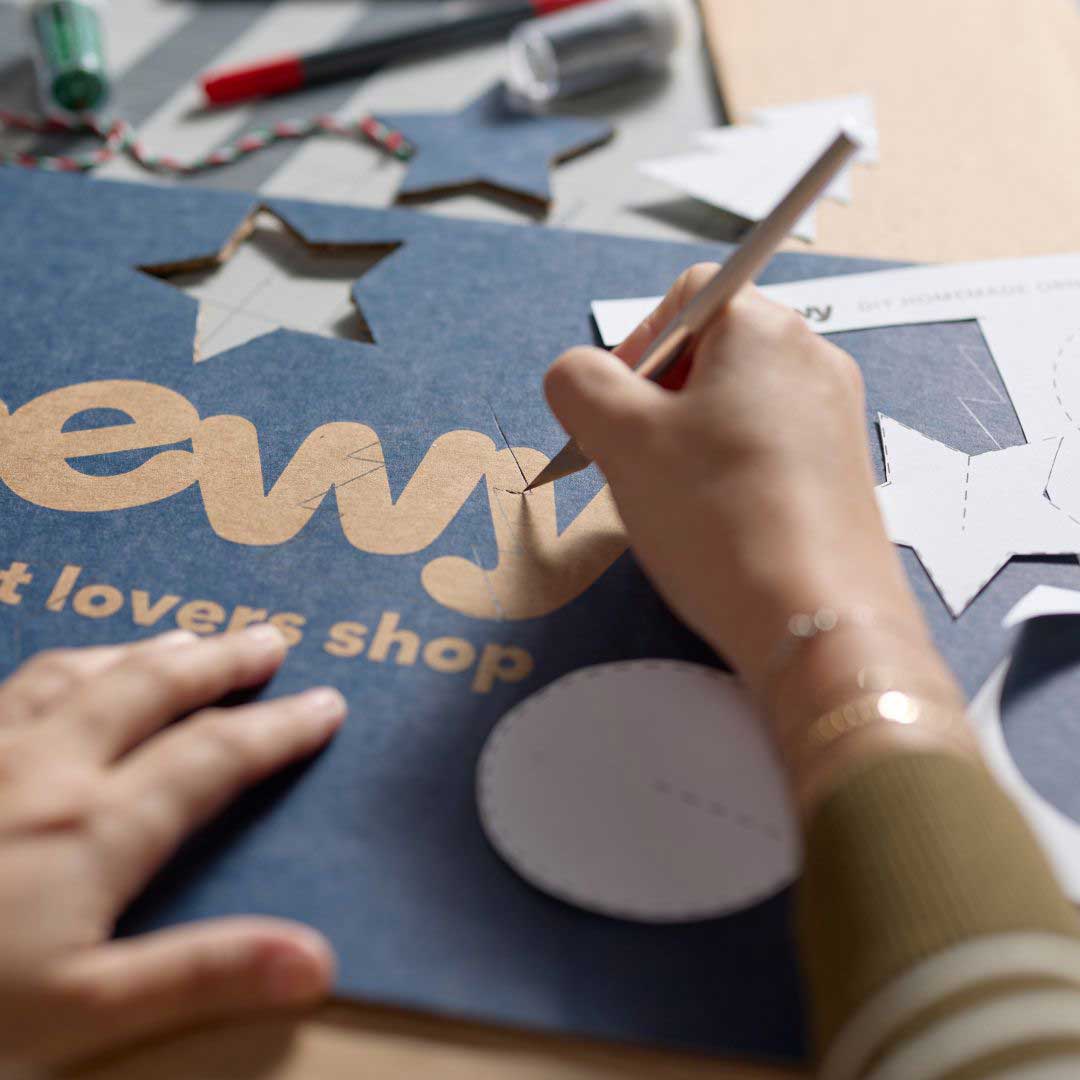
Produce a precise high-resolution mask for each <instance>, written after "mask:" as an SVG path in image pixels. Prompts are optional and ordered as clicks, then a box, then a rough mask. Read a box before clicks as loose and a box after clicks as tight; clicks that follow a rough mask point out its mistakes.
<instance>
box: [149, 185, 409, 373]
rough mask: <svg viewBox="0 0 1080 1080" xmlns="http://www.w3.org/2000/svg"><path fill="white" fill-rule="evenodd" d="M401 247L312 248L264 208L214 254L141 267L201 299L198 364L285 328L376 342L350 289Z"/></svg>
mask: <svg viewBox="0 0 1080 1080" xmlns="http://www.w3.org/2000/svg"><path fill="white" fill-rule="evenodd" d="M400 246H401V245H400V244H393V243H391V244H387V243H379V244H363V243H356V244H317V243H312V242H310V241H308V240H307V239H305V238H304V237H303V236H302V235H301V234H300V233H298V232H297V231H296V230H295V229H293V228H292V227H291V226H290V225H289V224H288V222H286V221H285V220H284V219H283V218H281V217H279V216H278V215H277V214H275V213H274V212H273V211H272V210H270V209H269V208H267V207H264V206H261V207H258V208H257V209H256V210H255V211H253V212H252V213H251V214H250V215H249V216H248V217H247V219H246V220H245V221H244V223H243V225H241V227H240V228H239V229H238V230H237V231H236V233H235V234H234V235H233V236H232V237H231V238H230V239H229V241H228V243H226V244H225V246H224V247H223V248H222V249H221V250H220V251H219V252H217V253H215V254H214V255H210V256H207V257H206V258H201V259H188V260H184V261H181V262H175V263H163V264H160V265H156V266H142V267H140V268H139V269H141V270H142V271H144V272H145V273H147V274H150V275H152V276H153V277H157V278H161V279H163V280H165V281H167V282H169V284H171V285H174V286H176V288H178V289H182V290H183V291H184V292H186V293H187V294H188V295H189V296H193V297H194V298H195V299H196V300H198V301H199V316H198V322H197V325H196V333H195V353H194V358H195V361H196V363H198V362H199V361H200V360H208V359H209V358H210V357H212V356H216V355H217V354H218V353H223V352H226V351H227V350H229V349H235V348H236V347H237V346H239V345H243V344H245V343H246V342H248V341H251V340H252V339H254V338H257V337H260V336H262V335H263V334H268V333H271V332H272V331H274V330H278V329H282V328H284V329H287V330H299V331H302V332H303V333H306V334H316V335H318V336H320V337H327V338H344V339H346V340H351V341H358V342H366V343H368V344H371V343H373V342H374V340H375V338H374V336H373V335H372V332H371V328H370V327H369V325H368V323H367V321H366V320H365V318H364V316H363V313H362V312H361V311H360V309H359V308H358V307H357V306H356V303H355V300H354V298H353V294H352V287H353V284H354V283H355V282H356V280H357V279H358V278H360V277H363V275H364V274H366V273H367V272H368V271H369V270H371V269H372V268H373V267H374V266H376V265H377V264H378V263H380V262H381V261H382V260H383V259H385V258H386V257H387V255H390V254H391V253H392V252H394V251H396V250H397V248H398V247H400Z"/></svg>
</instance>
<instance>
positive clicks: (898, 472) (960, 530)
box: [877, 416, 1080, 615]
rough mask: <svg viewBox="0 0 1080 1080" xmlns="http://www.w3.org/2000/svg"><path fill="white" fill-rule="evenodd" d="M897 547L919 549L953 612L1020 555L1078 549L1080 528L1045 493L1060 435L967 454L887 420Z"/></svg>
mask: <svg viewBox="0 0 1080 1080" xmlns="http://www.w3.org/2000/svg"><path fill="white" fill-rule="evenodd" d="M880 424H881V438H882V445H883V448H884V452H885V474H886V477H887V480H886V483H884V484H882V485H881V486H880V487H879V488H878V489H877V493H878V505H879V506H880V508H881V512H882V516H883V517H884V519H885V524H886V528H887V530H888V533H889V536H890V538H891V539H892V540H893V542H894V543H897V544H904V545H907V546H908V547H911V548H913V549H914V551H915V553H916V554H917V555H918V557H919V560H920V562H921V563H922V564H923V566H924V567H925V569H926V572H927V574H928V575H929V576H930V579H931V580H932V581H933V582H934V585H935V586H936V587H937V590H938V592H940V593H941V596H942V599H943V600H944V601H945V603H946V604H947V605H948V607H949V610H950V611H951V612H952V613H953V615H960V614H961V613H962V612H963V610H964V609H965V608H966V607H967V606H968V604H969V603H971V601H972V600H973V599H974V598H975V596H976V595H977V594H978V593H979V592H980V591H981V590H982V588H983V587H984V586H985V585H986V584H987V583H988V582H989V581H990V580H991V579H992V578H993V577H994V575H995V574H997V572H998V571H999V570H1000V569H1001V568H1002V567H1003V566H1004V565H1005V564H1006V563H1007V562H1008V561H1009V560H1010V559H1011V558H1012V557H1013V556H1014V555H1062V554H1065V555H1068V554H1075V553H1076V552H1080V524H1078V523H1077V522H1075V521H1072V520H1071V519H1070V518H1069V517H1068V516H1067V515H1065V514H1063V513H1062V512H1061V511H1060V510H1058V509H1057V507H1055V506H1054V505H1053V504H1052V503H1051V502H1050V500H1049V499H1048V498H1047V497H1046V481H1047V478H1048V477H1049V475H1050V469H1051V466H1052V465H1053V462H1054V457H1055V455H1056V454H1057V451H1058V446H1059V444H1060V439H1044V440H1040V441H1039V442H1036V443H1028V444H1026V445H1024V446H1011V447H1008V448H1007V449H1005V450H993V451H990V452H989V453H985V454H977V455H974V456H972V455H968V454H964V453H962V452H960V451H959V450H953V449H952V448H951V447H948V446H945V445H944V444H943V443H939V442H935V441H934V440H933V439H930V438H927V436H925V435H923V434H921V433H920V432H918V431H914V430H913V429H912V428H909V427H906V426H905V425H903V424H901V423H898V422H897V421H896V420H892V419H890V418H889V417H886V416H882V417H880Z"/></svg>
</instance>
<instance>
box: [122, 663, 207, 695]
mask: <svg viewBox="0 0 1080 1080" xmlns="http://www.w3.org/2000/svg"><path fill="white" fill-rule="evenodd" d="M130 674H131V676H132V677H133V678H135V679H136V680H141V681H143V682H144V683H145V684H146V689H147V690H148V691H153V690H157V691H158V692H164V694H165V695H166V696H167V697H169V698H187V697H190V695H191V694H192V693H194V692H195V691H196V690H198V688H199V686H200V684H201V683H202V681H203V680H202V678H201V673H200V671H199V669H198V666H197V665H196V664H195V663H193V662H192V660H191V659H190V658H187V657H179V656H176V655H168V656H149V657H146V658H144V659H141V660H139V661H137V662H136V661H132V663H131V668H130Z"/></svg>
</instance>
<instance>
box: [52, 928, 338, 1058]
mask: <svg viewBox="0 0 1080 1080" xmlns="http://www.w3.org/2000/svg"><path fill="white" fill-rule="evenodd" d="M333 978H334V957H333V952H332V951H331V949H330V946H329V944H328V943H327V942H326V940H325V939H324V938H323V937H322V936H321V935H320V934H318V933H316V932H315V931H314V930H311V929H309V928H308V927H305V926H302V925H300V924H297V923H291V922H286V921H284V920H279V919H269V918H255V917H244V918H228V919H215V920H213V921H210V922H202V923H193V924H191V925H189V926H180V927H176V928H173V929H169V930H162V931H159V932H157V933H153V934H147V935H145V936H143V937H137V938H131V939H129V940H126V941H117V942H112V943H110V944H107V945H103V946H100V947H99V948H96V949H94V950H92V951H90V952H87V953H83V954H82V955H80V956H78V957H77V958H76V959H75V960H74V961H69V962H68V963H67V964H66V966H65V968H64V969H63V970H62V971H61V973H60V975H59V982H60V989H61V991H62V998H61V1000H63V1001H64V1002H65V1004H66V1005H67V1006H68V1008H69V1009H70V1011H71V1017H70V1022H69V1023H68V1024H67V1025H65V1028H62V1029H61V1030H65V1034H66V1036H67V1038H66V1039H65V1042H66V1043H67V1045H65V1046H63V1048H62V1049H61V1048H58V1049H60V1050H61V1052H62V1053H63V1055H64V1059H66V1060H73V1059H76V1058H81V1057H84V1056H87V1055H89V1054H93V1053H97V1052H99V1051H101V1050H104V1049H106V1048H110V1047H113V1046H117V1045H122V1044H124V1043H127V1042H132V1041H135V1040H139V1039H143V1038H145V1037H147V1036H152V1035H157V1034H159V1033H163V1032H166V1031H169V1030H171V1029H174V1028H180V1027H187V1026H190V1025H192V1024H196V1023H199V1022H202V1021H207V1020H213V1019H218V1018H223V1017H227V1016H235V1015H238V1014H241V1013H246V1012H257V1011H260V1010H266V1009H274V1008H287V1007H290V1006H298V1005H307V1004H312V1003H314V1002H316V1001H319V1000H321V999H322V998H324V997H325V996H326V995H327V994H328V993H329V992H330V989H331V986H332V984H333Z"/></svg>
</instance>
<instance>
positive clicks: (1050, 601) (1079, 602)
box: [1001, 585, 1080, 627]
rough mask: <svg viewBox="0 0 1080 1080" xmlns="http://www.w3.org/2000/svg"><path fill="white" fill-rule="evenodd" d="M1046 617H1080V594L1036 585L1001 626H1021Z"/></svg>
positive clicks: (1052, 586) (1074, 591) (1011, 611)
mask: <svg viewBox="0 0 1080 1080" xmlns="http://www.w3.org/2000/svg"><path fill="white" fill-rule="evenodd" d="M1044 615H1080V592H1077V591H1076V590H1075V589H1060V588H1058V587H1057V586H1056V585H1036V586H1035V588H1034V589H1032V590H1031V592H1029V593H1028V594H1027V595H1026V596H1024V597H1023V598H1022V599H1020V600H1018V601H1017V602H1016V603H1015V604H1014V605H1013V606H1012V607H1011V608H1010V609H1009V612H1008V614H1007V615H1006V616H1005V618H1004V619H1002V620H1001V625H1002V626H1004V627H1011V626H1019V625H1020V623H1023V622H1029V621H1030V620H1031V619H1041V618H1042V617H1043V616H1044Z"/></svg>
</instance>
